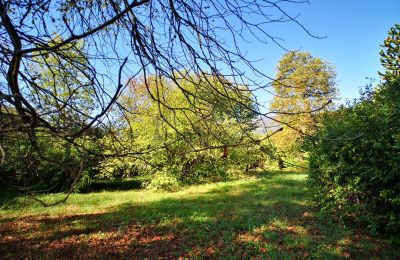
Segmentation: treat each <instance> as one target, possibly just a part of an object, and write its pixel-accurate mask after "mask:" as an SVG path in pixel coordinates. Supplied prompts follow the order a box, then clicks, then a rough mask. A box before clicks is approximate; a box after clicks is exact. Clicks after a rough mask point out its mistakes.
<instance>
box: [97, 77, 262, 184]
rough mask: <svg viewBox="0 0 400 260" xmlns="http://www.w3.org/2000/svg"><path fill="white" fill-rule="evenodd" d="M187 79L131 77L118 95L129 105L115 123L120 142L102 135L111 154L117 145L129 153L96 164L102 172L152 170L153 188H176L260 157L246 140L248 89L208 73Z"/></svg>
mask: <svg viewBox="0 0 400 260" xmlns="http://www.w3.org/2000/svg"><path fill="white" fill-rule="evenodd" d="M188 78H189V79H178V78H177V79H176V81H171V80H169V81H168V80H166V79H164V78H156V77H154V76H149V77H148V78H147V79H146V80H136V81H132V82H131V84H130V88H129V89H128V92H127V93H125V95H124V96H123V97H122V99H121V103H122V104H123V105H124V106H125V107H126V108H128V109H129V114H127V115H125V116H126V117H128V123H126V124H119V123H115V124H114V125H116V129H115V132H117V133H118V137H119V141H120V143H116V142H115V141H114V139H113V138H112V137H110V136H107V137H105V138H103V144H104V146H105V147H107V149H108V151H110V153H112V151H113V149H114V148H115V147H116V146H117V147H118V149H119V150H123V149H125V150H124V152H123V153H125V154H127V155H126V156H120V157H119V158H110V159H107V160H104V161H103V162H102V163H101V165H100V167H99V169H100V175H101V176H102V177H111V178H116V177H117V176H122V177H127V176H128V177H129V176H132V175H135V174H136V175H137V174H139V175H148V174H150V175H151V174H156V175H155V179H153V180H152V182H151V183H150V186H151V187H153V186H154V187H156V188H157V189H159V187H166V186H167V184H168V183H171V185H172V189H175V186H177V185H192V184H199V183H207V182H214V181H223V180H229V179H231V177H232V176H231V174H228V173H227V172H228V170H229V169H232V168H238V167H239V168H241V169H243V170H245V169H246V165H252V166H254V165H255V162H254V161H259V160H261V157H262V156H259V155H257V154H261V152H260V151H257V147H258V145H254V144H252V145H250V143H251V138H254V137H255V136H254V134H253V133H252V132H253V130H254V129H255V128H256V122H255V112H254V111H253V110H252V109H254V100H253V99H252V96H251V95H250V92H249V90H248V89H247V88H246V87H245V86H243V87H240V89H242V90H243V93H240V92H235V91H233V90H232V89H230V88H229V84H231V83H229V82H228V81H227V82H226V84H227V85H228V86H225V85H223V84H221V82H220V81H218V80H217V79H216V78H214V77H211V76H199V75H190V77H188ZM233 89H235V88H233ZM123 116H124V115H120V118H123ZM117 122H119V121H117ZM241 143H249V144H248V145H243V146H242V145H240V144H241ZM224 147H227V148H226V149H227V156H226V158H225V157H224V156H223V154H224V150H225V149H224ZM106 152H107V151H106ZM221 157H224V158H221ZM256 158H257V159H256ZM166 176H170V177H171V178H167V177H166ZM175 179H176V180H177V182H175Z"/></svg>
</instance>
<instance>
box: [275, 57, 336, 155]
mask: <svg viewBox="0 0 400 260" xmlns="http://www.w3.org/2000/svg"><path fill="white" fill-rule="evenodd" d="M277 70H278V73H277V75H276V80H275V81H274V82H273V84H272V85H273V88H274V97H273V100H272V102H271V104H270V108H271V110H272V111H274V112H275V113H276V117H275V119H276V121H278V122H279V123H280V124H281V125H282V126H283V127H284V130H283V131H281V132H280V133H278V134H276V135H275V136H274V142H275V144H276V145H277V146H278V148H280V149H281V150H283V151H286V152H288V151H292V152H293V150H296V145H298V144H299V143H300V141H301V140H303V137H304V136H305V135H309V134H311V133H312V132H313V130H314V129H315V127H316V125H317V123H318V115H319V114H320V113H321V112H323V111H327V110H329V109H330V108H332V107H333V106H332V104H333V103H332V100H333V99H335V98H336V97H337V89H336V87H335V84H336V82H335V77H336V73H335V71H334V69H333V67H332V66H331V65H329V64H328V63H327V62H325V61H323V60H321V59H320V58H315V57H313V56H312V55H311V54H310V53H308V52H298V51H293V52H289V53H287V54H285V55H284V56H283V57H282V59H281V60H280V61H279V64H278V66H277Z"/></svg>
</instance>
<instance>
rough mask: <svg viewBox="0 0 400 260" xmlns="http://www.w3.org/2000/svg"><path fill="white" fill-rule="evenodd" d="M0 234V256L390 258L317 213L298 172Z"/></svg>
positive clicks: (3, 229) (23, 223)
mask: <svg viewBox="0 0 400 260" xmlns="http://www.w3.org/2000/svg"><path fill="white" fill-rule="evenodd" d="M0 235H1V239H0V254H1V255H3V256H6V257H7V256H9V257H11V258H15V257H27V258H36V257H43V256H45V257H51V258H63V257H71V256H72V257H84V258H87V257H89V258H90V257H93V258H109V257H118V258H121V257H128V258H144V257H147V258H151V259H153V258H159V257H162V258H176V257H179V256H184V257H193V256H205V257H217V258H218V257H227V256H237V257H238V258H247V257H257V256H259V257H267V258H288V257H294V258H307V257H325V258H341V257H368V258H370V257H373V256H375V257H377V258H382V257H389V258H390V257H391V256H392V255H391V254H390V252H389V253H388V252H386V255H383V252H385V250H386V248H384V246H382V245H380V244H379V243H377V242H376V241H373V240H371V238H369V237H368V236H365V235H360V234H353V233H351V232H349V231H347V230H345V229H344V228H343V227H340V226H338V225H337V224H335V223H328V222H326V221H324V220H323V219H322V218H321V217H319V216H318V215H317V214H316V212H315V211H313V210H312V208H311V207H310V204H309V202H308V191H307V188H306V184H305V180H304V178H301V175H299V174H293V173H267V174H265V175H264V176H263V178H260V179H258V180H253V181H250V182H248V183H242V184H236V185H233V184H232V185H224V186H221V187H217V188H215V189H212V190H210V191H208V192H206V193H193V194H187V195H186V197H179V198H164V199H161V200H159V201H155V202H152V203H136V204H134V203H124V204H121V205H118V206H116V207H115V208H112V209H110V210H109V211H108V212H104V213H97V214H82V215H78V214H74V213H73V212H66V215H65V216H57V217H48V216H37V217H26V218H22V219H19V220H17V221H11V222H8V223H4V222H3V223H0ZM389 250H390V249H389ZM394 254H395V253H393V256H394Z"/></svg>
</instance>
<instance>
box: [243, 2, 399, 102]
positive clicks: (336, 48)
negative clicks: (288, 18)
mask: <svg viewBox="0 0 400 260" xmlns="http://www.w3.org/2000/svg"><path fill="white" fill-rule="evenodd" d="M284 7H285V10H287V11H288V12H289V13H290V14H291V15H293V16H295V15H297V14H299V13H300V14H301V15H300V17H299V18H298V20H299V21H300V22H301V23H302V24H303V25H304V26H305V27H306V28H307V29H308V30H309V31H311V32H312V33H313V34H315V35H318V36H326V38H324V39H315V38H312V37H310V36H308V35H307V34H306V33H305V32H304V31H302V30H301V29H300V28H299V27H298V26H295V25H293V24H292V25H290V24H286V25H284V26H281V25H279V26H275V25H274V26H275V27H273V26H272V27H271V31H272V33H273V34H274V35H276V36H279V37H281V38H282V39H284V41H283V42H282V43H283V45H285V47H286V48H288V49H299V50H301V51H309V52H311V53H312V54H313V55H314V56H318V57H320V58H322V59H323V60H325V61H328V62H329V63H331V64H332V65H333V66H335V67H336V72H337V81H338V87H339V89H340V95H341V97H342V100H345V99H353V98H356V97H358V93H359V89H360V87H362V86H364V85H366V84H367V83H368V82H369V80H367V79H366V77H368V78H375V79H379V77H378V75H377V71H378V70H381V67H380V61H379V51H380V50H381V47H380V44H382V42H383V40H384V38H385V37H386V35H387V32H388V30H389V29H390V27H391V26H392V25H394V24H395V23H400V0H379V1H376V0H375V1H374V0H364V1H362V0H347V1H346V0H311V1H310V4H304V5H293V4H288V5H286V6H284ZM248 54H249V56H250V57H254V58H256V57H257V58H262V59H263V60H262V61H260V62H259V63H258V67H260V68H262V69H261V70H262V71H263V72H264V73H266V74H268V75H271V76H273V75H274V74H275V73H276V70H275V66H276V64H277V63H278V61H279V59H280V58H281V57H282V55H283V54H284V51H283V50H282V49H280V48H278V47H276V46H274V45H273V44H272V43H271V44H269V45H267V46H265V45H261V44H257V43H252V44H251V48H249V53H248ZM262 98H263V99H264V100H266V99H269V97H266V96H265V97H262Z"/></svg>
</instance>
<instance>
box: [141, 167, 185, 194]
mask: <svg viewBox="0 0 400 260" xmlns="http://www.w3.org/2000/svg"><path fill="white" fill-rule="evenodd" d="M176 176H177V169H176V167H168V168H166V169H164V170H163V171H160V172H157V173H156V174H155V175H154V177H153V178H152V179H151V181H150V183H149V184H148V185H147V186H146V188H147V189H152V190H164V191H178V190H179V189H180V188H181V183H180V182H179V181H178V178H177V177H176Z"/></svg>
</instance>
